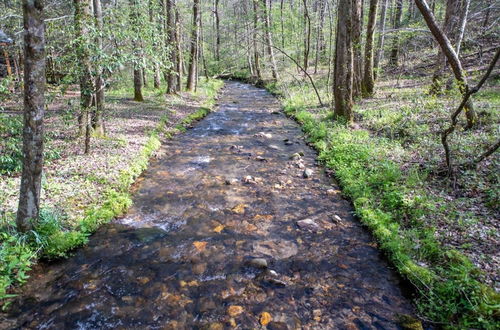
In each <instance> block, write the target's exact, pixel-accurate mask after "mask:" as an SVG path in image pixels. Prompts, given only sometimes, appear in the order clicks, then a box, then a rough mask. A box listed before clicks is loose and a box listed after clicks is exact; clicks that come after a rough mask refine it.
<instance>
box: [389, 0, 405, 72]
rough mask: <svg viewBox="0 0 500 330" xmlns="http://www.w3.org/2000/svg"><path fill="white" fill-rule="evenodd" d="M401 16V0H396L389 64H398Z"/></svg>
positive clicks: (395, 65)
mask: <svg viewBox="0 0 500 330" xmlns="http://www.w3.org/2000/svg"><path fill="white" fill-rule="evenodd" d="M402 17H403V0H396V8H395V13H394V20H393V22H392V27H393V29H394V32H393V38H392V48H391V56H390V58H389V65H391V66H393V67H397V66H399V29H400V28H401V18H402Z"/></svg>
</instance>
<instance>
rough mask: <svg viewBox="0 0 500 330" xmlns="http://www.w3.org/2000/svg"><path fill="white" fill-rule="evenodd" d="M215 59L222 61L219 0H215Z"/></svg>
mask: <svg viewBox="0 0 500 330" xmlns="http://www.w3.org/2000/svg"><path fill="white" fill-rule="evenodd" d="M214 9H215V10H214V15H215V60H216V61H217V62H219V61H220V19H219V0H215V6H214Z"/></svg>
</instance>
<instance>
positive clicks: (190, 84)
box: [186, 0, 200, 92]
mask: <svg viewBox="0 0 500 330" xmlns="http://www.w3.org/2000/svg"><path fill="white" fill-rule="evenodd" d="M199 6H200V1H199V0H193V27H192V31H191V51H190V56H189V69H188V77H187V78H188V80H187V86H186V88H187V90H188V91H190V92H192V91H194V89H195V87H196V72H197V70H198V63H197V57H198V41H199V13H198V11H199Z"/></svg>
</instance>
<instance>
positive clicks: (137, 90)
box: [130, 0, 144, 102]
mask: <svg viewBox="0 0 500 330" xmlns="http://www.w3.org/2000/svg"><path fill="white" fill-rule="evenodd" d="M137 1H138V0H130V24H131V25H132V47H133V53H134V58H133V66H134V101H138V102H142V101H144V97H143V96H142V84H143V76H142V61H141V58H142V49H141V45H140V41H139V40H140V19H139V4H138V3H137Z"/></svg>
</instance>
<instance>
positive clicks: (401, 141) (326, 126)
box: [271, 86, 500, 329]
mask: <svg viewBox="0 0 500 330" xmlns="http://www.w3.org/2000/svg"><path fill="white" fill-rule="evenodd" d="M276 88H277V87H276V86H271V90H275V89H276ZM283 94H284V95H286V97H285V98H284V99H283V100H282V101H283V105H284V111H285V112H286V114H287V115H289V116H291V117H293V118H294V119H295V120H296V121H298V122H299V123H300V124H301V125H302V128H303V130H304V132H305V133H306V134H307V136H308V139H309V141H310V142H311V143H312V144H313V145H314V147H315V148H316V149H317V150H318V152H319V160H320V161H322V162H323V163H324V164H325V165H326V166H327V167H328V168H330V169H332V170H334V173H335V176H336V178H337V180H338V182H339V183H340V185H341V187H342V192H343V194H344V195H345V196H347V197H349V198H350V199H351V200H352V202H353V204H354V207H355V211H356V214H357V216H358V217H359V218H360V219H361V221H362V222H363V224H365V225H366V226H367V227H368V228H369V229H370V230H371V232H372V233H373V235H374V237H375V238H376V240H377V241H378V243H379V246H380V248H381V249H382V250H383V251H384V252H385V253H386V255H387V256H388V258H389V259H390V261H391V262H392V263H393V264H394V266H395V267H396V268H397V270H398V271H399V273H400V274H401V275H402V276H403V277H405V278H406V279H408V280H409V281H410V282H411V283H412V284H413V285H414V287H415V288H416V293H417V297H416V306H417V308H418V312H419V314H420V315H422V316H424V317H425V318H426V319H429V320H432V321H434V322H438V323H439V324H442V325H444V327H447V328H484V329H494V328H496V327H497V326H498V318H499V316H500V314H499V307H500V296H499V294H498V293H496V292H495V291H494V290H493V289H491V288H489V287H487V286H485V285H483V284H481V282H480V281H479V277H480V272H479V270H478V269H477V268H476V267H475V266H474V265H473V264H472V263H471V262H470V261H469V260H468V259H467V258H466V257H465V256H464V255H462V254H461V253H460V252H458V251H456V250H454V249H450V248H446V247H444V246H443V245H442V244H441V243H440V242H439V240H438V239H437V237H436V235H435V232H436V231H435V227H434V224H433V223H432V221H428V219H429V218H432V216H433V214H435V213H436V212H441V213H443V214H445V213H446V212H447V211H448V208H445V209H444V210H441V211H439V205H440V204H442V200H440V199H439V198H438V197H436V196H434V195H430V194H428V193H427V190H426V186H425V184H426V180H427V177H428V170H427V169H426V168H421V167H418V166H414V167H410V168H406V169H405V170H402V168H401V166H400V162H401V161H402V160H404V159H405V157H407V150H406V149H407V148H408V145H412V148H413V147H415V148H422V147H423V146H422V144H421V143H428V140H429V139H424V138H422V137H423V136H425V135H426V134H430V133H431V132H433V129H435V128H432V127H430V126H429V125H426V124H424V123H422V124H417V123H418V121H419V120H420V116H421V115H422V113H421V112H419V111H415V110H414V107H415V104H419V105H420V108H418V110H421V109H426V111H428V112H430V111H435V109H436V107H437V105H436V100H435V99H430V98H425V99H420V100H419V99H416V100H415V97H414V98H413V99H412V100H414V101H415V104H413V105H406V106H403V107H401V108H400V111H391V109H390V108H383V107H380V108H379V110H378V111H377V110H375V111H368V109H366V108H365V109H364V111H361V112H362V115H363V116H364V117H363V120H364V123H365V124H367V126H368V127H370V128H371V129H372V130H373V132H379V133H378V134H377V135H376V136H374V135H373V132H371V133H370V132H369V131H367V130H364V129H355V130H354V129H351V128H349V127H346V126H345V125H342V124H339V123H335V122H334V121H333V120H331V115H330V114H328V112H326V111H324V110H323V111H317V110H315V109H314V108H315V106H314V96H313V94H312V90H311V89H310V88H308V87H305V88H304V87H302V88H301V89H299V88H295V89H293V88H290V86H287V90H286V92H284V93H283ZM409 100H410V99H409ZM311 110H312V111H311ZM356 110H357V111H358V112H359V111H360V109H356ZM424 111H425V110H424ZM419 139H421V140H419ZM417 142H418V143H417ZM415 143H416V146H415V145H413V144H415ZM412 150H413V149H412Z"/></svg>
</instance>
